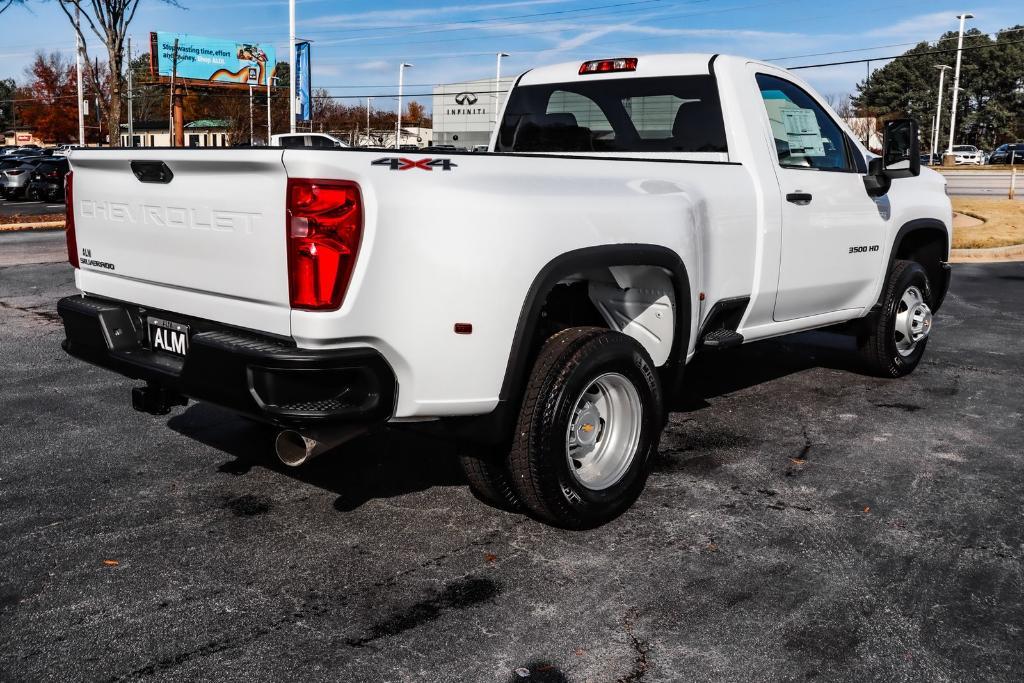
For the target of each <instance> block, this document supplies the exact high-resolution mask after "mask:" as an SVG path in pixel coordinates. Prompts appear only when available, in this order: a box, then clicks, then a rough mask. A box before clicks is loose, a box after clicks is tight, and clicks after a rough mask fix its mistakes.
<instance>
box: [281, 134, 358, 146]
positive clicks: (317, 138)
mask: <svg viewBox="0 0 1024 683" xmlns="http://www.w3.org/2000/svg"><path fill="white" fill-rule="evenodd" d="M270 146H271V147H321V148H322V147H348V143H346V142H342V141H341V140H339V139H338V138H336V137H334V136H333V135H328V134H327V133H279V134H278V135H272V136H270Z"/></svg>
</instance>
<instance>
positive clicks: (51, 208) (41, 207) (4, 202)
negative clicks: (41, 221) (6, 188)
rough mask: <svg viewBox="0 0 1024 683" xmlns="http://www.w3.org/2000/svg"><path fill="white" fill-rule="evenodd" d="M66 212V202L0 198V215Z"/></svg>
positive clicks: (37, 214)
mask: <svg viewBox="0 0 1024 683" xmlns="http://www.w3.org/2000/svg"><path fill="white" fill-rule="evenodd" d="M50 213H64V204H63V203H59V202H44V201H35V200H25V199H0V216H41V215H45V214H50Z"/></svg>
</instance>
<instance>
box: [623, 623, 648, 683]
mask: <svg viewBox="0 0 1024 683" xmlns="http://www.w3.org/2000/svg"><path fill="white" fill-rule="evenodd" d="M635 619H636V613H635V612H633V613H632V614H630V615H629V616H627V617H626V623H625V631H626V637H627V638H629V645H630V647H631V648H632V650H633V668H632V669H631V670H630V671H629V673H628V674H626V675H625V676H622V677H620V678H617V679H615V680H616V683H637V682H638V681H642V680H643V679H644V676H645V675H646V674H647V669H649V668H650V659H649V658H648V654H649V653H650V651H651V646H650V643H648V642H647V641H644V640H641V639H640V638H639V637H638V636H637V634H636V626H635V624H634V620H635Z"/></svg>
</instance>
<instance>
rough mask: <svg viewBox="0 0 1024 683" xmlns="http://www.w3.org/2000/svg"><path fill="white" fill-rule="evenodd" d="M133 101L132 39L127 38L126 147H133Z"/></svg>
mask: <svg viewBox="0 0 1024 683" xmlns="http://www.w3.org/2000/svg"><path fill="white" fill-rule="evenodd" d="M134 99H135V91H134V82H133V77H132V38H131V36H128V146H129V147H134V146H135V116H134V112H133V111H132V101H133V100H134Z"/></svg>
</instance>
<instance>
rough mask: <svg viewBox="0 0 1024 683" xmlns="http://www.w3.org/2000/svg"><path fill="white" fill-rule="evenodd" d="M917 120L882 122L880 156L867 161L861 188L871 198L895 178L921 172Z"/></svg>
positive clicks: (889, 185) (911, 175) (886, 189)
mask: <svg viewBox="0 0 1024 683" xmlns="http://www.w3.org/2000/svg"><path fill="white" fill-rule="evenodd" d="M918 135H919V134H918V128H917V121H914V120H913V119H897V120H895V121H888V122H886V124H885V136H884V142H883V143H882V156H881V157H875V158H874V159H871V160H870V161H869V162H868V172H867V175H865V176H864V189H865V190H867V193H868V196H870V197H881V196H882V195H884V194H885V193H886V192H888V191H889V188H890V187H891V186H892V181H893V180H895V179H897V178H913V177H914V176H919V175H921V142H920V140H919V137H918Z"/></svg>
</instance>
